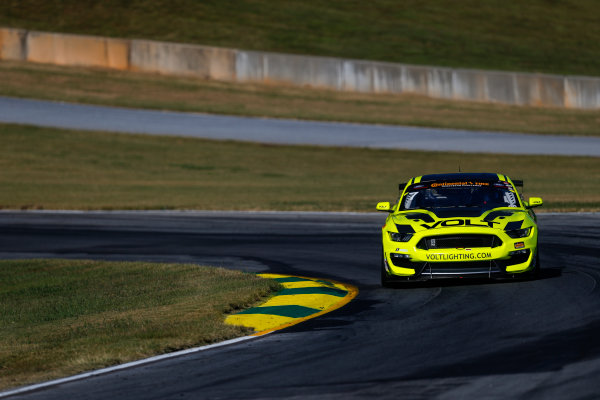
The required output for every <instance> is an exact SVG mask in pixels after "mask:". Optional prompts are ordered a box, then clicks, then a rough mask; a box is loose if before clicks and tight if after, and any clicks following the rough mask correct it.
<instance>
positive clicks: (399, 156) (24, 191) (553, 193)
mask: <svg viewBox="0 0 600 400" xmlns="http://www.w3.org/2000/svg"><path fill="white" fill-rule="evenodd" d="M459 164H460V166H461V168H462V170H463V171H472V172H486V171H488V172H500V173H504V174H508V175H509V176H511V177H514V178H521V179H524V180H525V194H526V195H527V196H530V195H531V196H533V195H539V196H542V197H543V198H544V201H545V207H543V208H542V209H543V210H598V209H600V186H599V185H598V182H600V158H593V157H558V156H522V155H519V156H511V155H495V154H462V153H447V152H424V151H400V150H370V149H353V148H328V147H315V146H275V145H261V144H255V143H239V142H220V141H210V140H199V139H193V138H173V137H159V136H145V135H125V134H111V133H101V132H79V131H67V130H60V129H49V128H35V127H27V126H18V125H1V124H0V170H1V171H2V174H0V207H1V208H13V209H15V208H17V209H18V208H44V209H205V210H307V211H373V207H374V206H375V204H376V203H377V202H378V201H384V200H393V199H394V197H395V196H396V194H397V184H398V183H399V182H401V181H403V180H405V179H407V178H409V177H411V176H417V175H423V174H427V173H440V172H456V171H458V166H459Z"/></svg>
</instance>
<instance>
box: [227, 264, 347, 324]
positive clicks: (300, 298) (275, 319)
mask: <svg viewBox="0 0 600 400" xmlns="http://www.w3.org/2000/svg"><path fill="white" fill-rule="evenodd" d="M258 276H260V277H262V278H267V279H274V280H276V281H278V282H279V283H281V284H282V285H283V287H284V289H283V290H282V291H280V292H279V293H277V294H276V295H275V296H274V297H272V298H270V299H269V300H267V301H266V302H265V303H263V304H261V305H260V306H258V307H254V308H251V309H248V310H244V311H241V312H239V313H237V314H232V315H230V316H228V317H227V318H226V319H225V323H227V324H230V325H242V326H246V327H249V328H253V329H254V330H255V331H258V332H256V333H255V334H254V335H253V336H262V335H265V334H267V333H270V332H273V331H276V330H280V329H284V328H287V327H289V326H292V325H296V324H299V323H300V322H303V321H306V320H308V319H312V318H316V317H318V316H320V315H323V314H326V313H328V312H331V311H333V310H337V309H338V308H340V307H343V306H344V305H346V304H348V303H349V302H350V301H351V300H352V299H353V298H355V297H356V295H357V294H358V289H357V288H356V287H355V286H352V285H348V284H345V283H340V282H336V281H332V280H323V279H318V278H307V277H302V276H295V275H280V274H258Z"/></svg>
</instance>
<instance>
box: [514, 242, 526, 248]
mask: <svg viewBox="0 0 600 400" xmlns="http://www.w3.org/2000/svg"><path fill="white" fill-rule="evenodd" d="M523 247H525V243H524V242H517V243H515V249H522V248H523Z"/></svg>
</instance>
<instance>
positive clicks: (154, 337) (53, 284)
mask: <svg viewBox="0 0 600 400" xmlns="http://www.w3.org/2000/svg"><path fill="white" fill-rule="evenodd" d="M279 289H280V286H279V285H278V284H277V283H276V282H275V281H271V280H266V279H260V278H258V277H256V276H254V275H251V274H247V273H242V272H237V271H230V270H225V269H222V268H210V267H201V266H197V265H184V264H158V263H156V264H154V263H143V262H102V261H73V260H18V261H13V260H11V261H7V260H2V261H0V343H2V346H0V389H6V388H8V387H14V386H18V385H23V384H27V383H31V382H38V381H42V380H46V379H52V378H57V377H61V376H66V375H71V374H75V373H78V372H83V371H87V370H90V369H97V368H101V367H106V366H109V365H114V364H119V363H123V362H127V361H132V360H136V359H140V358H144V357H148V356H151V355H156V354H161V353H166V352H170V351H175V350H179V349H184V348H189V347H193V346H197V345H202V344H208V343H213V342H218V341H222V340H226V339H230V338H233V337H237V336H242V335H245V334H248V333H249V330H248V329H247V328H243V327H238V326H231V325H225V323H224V319H225V314H226V313H229V312H231V311H233V310H237V309H241V308H247V307H249V306H252V305H253V304H255V303H256V302H258V301H261V300H264V299H265V298H266V297H268V296H269V295H270V294H272V293H274V292H275V291H277V290H279Z"/></svg>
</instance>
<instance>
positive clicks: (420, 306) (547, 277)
mask: <svg viewBox="0 0 600 400" xmlns="http://www.w3.org/2000/svg"><path fill="white" fill-rule="evenodd" d="M384 217H385V215H382V214H342V213H331V214H328V213H234V212H192V213H186V212H167V213H162V212H92V213H80V212H67V213H60V212H0V258H26V257H63V258H93V259H108V260H155V261H175V262H197V263H202V264H204V263H210V264H214V265H222V266H226V267H230V268H237V269H244V270H248V271H257V272H258V271H261V272H267V271H269V272H278V273H285V274H298V275H307V276H319V277H325V278H333V279H336V280H340V281H343V282H347V283H352V284H355V285H357V286H358V287H359V289H360V293H359V295H358V297H357V298H356V299H355V300H354V301H353V302H351V303H350V304H349V305H347V306H345V307H343V308H341V309H340V310H337V311H335V312H332V313H330V314H327V315H325V316H322V317H320V318H317V319H314V320H311V321H308V322H305V323H303V324H300V325H297V326H294V327H292V328H288V329H286V330H283V331H280V332H277V333H274V334H271V335H267V336H265V337H262V338H259V339H256V340H251V341H247V342H243V343H240V344H235V345H230V346H226V347H222V348H217V349H212V350H208V351H205V352H201V353H195V354H191V355H186V356H182V357H179V358H175V359H170V360H164V361H159V362H155V363H152V364H147V365H144V366H141V367H137V368H131V369H127V370H123V371H118V372H114V373H109V374H106V375H102V376H98V377H94V378H90V379H87V380H81V381H77V382H72V383H68V384H63V385H60V386H55V387H51V388H47V389H44V390H41V391H38V392H31V393H28V394H25V395H20V396H16V397H15V398H23V399H25V398H26V399H61V400H63V399H69V400H75V399H205V398H210V399H282V398H286V399H290V398H298V399H300V398H327V399H347V398H377V399H380V398H390V399H396V398H402V399H431V398H439V399H457V398H466V399H479V398H483V399H506V398H510V399H517V398H520V399H527V400H530V399H592V398H598V396H599V394H600V285H599V283H600V259H599V257H598V253H599V252H600V248H599V243H600V214H544V215H541V216H540V218H539V220H540V227H541V239H540V245H541V249H542V278H541V279H539V280H536V281H522V282H521V281H509V282H501V283H490V282H486V281H483V282H471V281H464V280H460V281H457V282H451V283H439V281H436V282H435V283H434V284H430V285H421V286H416V287H411V288H396V289H383V288H381V287H380V286H379V284H378V280H379V251H380V248H379V246H380V245H379V237H378V235H379V232H380V227H381V224H382V222H383V220H384Z"/></svg>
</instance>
